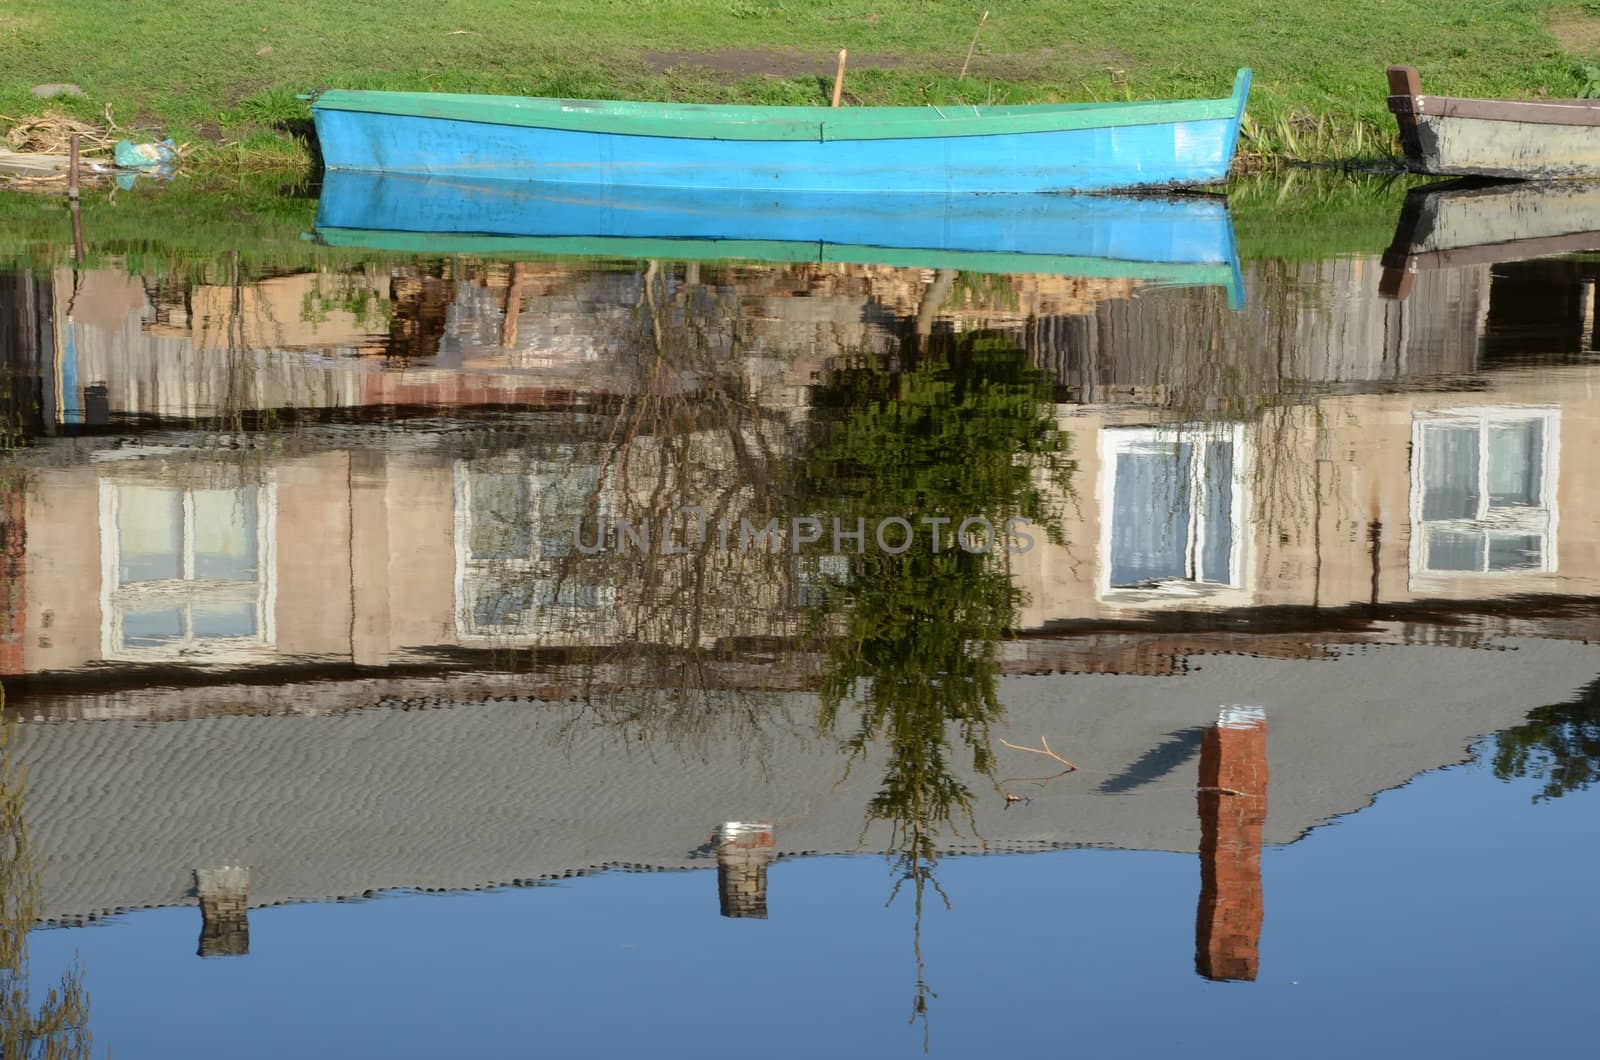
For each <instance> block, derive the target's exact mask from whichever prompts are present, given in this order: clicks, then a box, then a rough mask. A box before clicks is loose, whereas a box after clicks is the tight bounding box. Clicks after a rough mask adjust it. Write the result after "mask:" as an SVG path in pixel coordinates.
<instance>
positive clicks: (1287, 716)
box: [16, 640, 1600, 920]
mask: <svg viewBox="0 0 1600 1060" xmlns="http://www.w3.org/2000/svg"><path fill="white" fill-rule="evenodd" d="M1502 647H1504V648H1507V649H1509V650H1495V651H1471V650H1463V649H1455V648H1396V647H1385V648H1378V647H1359V648H1347V649H1339V650H1338V651H1337V652H1336V654H1335V658H1333V659H1331V660H1324V661H1297V660H1270V659H1257V658H1249V657H1243V656H1231V655H1229V656H1203V657H1199V658H1195V659H1191V660H1190V665H1189V667H1188V672H1187V673H1185V674H1183V675H1180V676H1172V677H1126V676H1121V677H1119V676H1055V677H1017V678H1008V679H1006V680H1004V681H1003V682H1002V686H1001V696H1002V700H1003V702H1004V703H1005V704H1006V707H1007V710H1008V716H1007V718H1006V720H1005V723H1004V724H1003V725H1000V726H996V729H995V735H996V736H997V737H1003V738H1005V739H1008V740H1010V741H1011V742H1013V743H1016V744H1031V745H1034V746H1037V745H1038V741H1039V738H1040V737H1041V736H1044V737H1047V738H1048V739H1049V741H1050V745H1051V747H1053V748H1055V749H1056V750H1058V751H1060V752H1061V753H1062V754H1064V755H1065V756H1067V757H1069V758H1071V759H1073V760H1074V761H1075V762H1077V763H1078V764H1079V765H1080V767H1082V768H1081V771H1080V772H1079V773H1077V774H1073V775H1070V776H1067V777H1064V778H1061V779H1058V780H1055V781H1053V782H1050V783H1048V784H1045V785H1042V786H1040V785H1036V784H1031V783H1028V782H1025V781H1021V780H1009V779H1008V780H1007V781H1006V782H1005V787H1006V788H1007V790H1015V791H1017V792H1018V793H1020V794H1024V795H1030V796H1031V797H1032V801H1031V802H1026V803H1022V804H1019V805H1017V806H1014V807H1013V808H1011V809H1009V810H1007V809H1005V804H1004V800H1003V799H1001V798H1000V796H999V794H998V793H996V792H994V791H993V790H992V788H991V787H990V786H989V785H988V783H987V782H986V781H985V782H974V783H973V788H974V791H975V793H976V795H977V804H978V805H977V814H976V824H977V835H976V836H975V835H973V834H972V833H971V830H970V829H968V828H966V827H963V830H962V831H963V833H964V834H963V835H960V836H954V837H947V839H946V840H944V843H945V845H947V846H948V847H949V848H950V849H951V850H958V851H961V850H964V851H973V850H978V849H982V848H983V847H984V845H985V844H987V848H988V849H990V850H1006V849H1010V850H1021V849H1037V848H1039V847H1052V846H1070V845H1095V846H1111V847H1122V848H1134V849H1154V850H1174V851H1194V850H1195V849H1197V844H1198V840H1199V826H1198V822H1197V817H1196V806H1195V797H1194V792H1193V788H1194V785H1195V783H1196V781H1195V769H1196V767H1197V761H1196V759H1195V757H1194V756H1195V752H1196V750H1197V747H1198V744H1197V742H1196V741H1194V740H1192V739H1189V738H1188V736H1189V735H1192V734H1193V733H1194V731H1195V730H1196V727H1198V726H1205V725H1209V724H1211V723H1213V722H1215V720H1216V718H1217V710H1218V707H1219V705H1225V704H1247V705H1256V706H1261V707H1263V708H1264V710H1265V714H1266V718H1267V726H1268V737H1267V747H1268V757H1269V762H1270V768H1271V787H1270V790H1269V799H1268V804H1269V805H1268V815H1267V825H1266V834H1265V838H1266V841H1267V842H1271V843H1284V842H1290V841H1292V840H1294V839H1295V838H1296V837H1298V836H1299V835H1301V834H1303V833H1304V831H1305V830H1306V829H1308V828H1311V827H1313V826H1314V825H1316V824H1318V823H1319V822H1322V821H1325V820H1327V819H1328V818H1330V817H1332V816H1334V815H1338V814H1342V813H1348V812H1350V811H1353V810H1356V809H1358V808H1360V807H1362V806H1364V805H1365V804H1367V803H1368V802H1369V801H1370V799H1371V798H1372V796H1373V794H1374V793H1375V792H1379V791H1382V790H1384V789H1386V788H1389V787H1392V786H1394V785H1397V784H1401V783H1404V782H1405V781H1406V780H1407V779H1409V778H1410V777H1411V776H1413V775H1415V774H1416V773H1418V772H1420V771H1423V770H1427V769H1432V768H1436V767H1439V766H1442V765H1446V764H1449V763H1452V762H1456V761H1459V760H1461V759H1462V757H1463V755H1464V752H1465V749H1466V747H1467V746H1468V745H1469V744H1470V742H1471V741H1472V740H1473V739H1474V737H1476V736H1477V735H1478V734H1481V733H1484V732H1489V731H1492V730H1495V729H1498V728H1502V727H1505V726H1507V725H1510V724H1513V723H1515V722H1516V721H1517V720H1519V719H1520V718H1521V717H1522V716H1523V715H1524V714H1525V713H1526V712H1527V711H1528V710H1529V709H1531V708H1534V707H1538V706H1541V705H1544V704H1547V703H1552V702H1560V701H1563V700H1566V699H1569V698H1571V697H1572V696H1573V695H1575V694H1576V693H1577V692H1578V691H1579V690H1580V689H1581V688H1583V687H1584V686H1586V685H1587V684H1588V683H1590V682H1591V681H1592V680H1593V679H1594V678H1595V676H1596V674H1597V673H1600V647H1596V646H1590V645H1583V644H1577V643H1568V642H1552V641H1536V640H1522V641H1513V642H1507V643H1506V644H1504V645H1502ZM174 694H175V695H182V693H181V692H178V693H174ZM771 703H772V710H771V712H770V713H769V714H768V717H769V718H770V719H771V720H770V721H769V722H768V723H767V724H766V725H765V726H764V727H763V731H762V732H761V733H760V734H759V736H752V737H731V736H728V735H726V734H725V733H721V732H712V733H709V734H707V735H706V737H705V744H704V747H700V748H696V749H693V750H690V751H687V752H685V753H680V752H679V751H678V750H675V749H674V748H673V747H672V746H671V745H669V744H666V743H662V742H657V743H653V744H645V745H641V744H639V743H638V742H637V741H632V742H630V741H627V740H625V739H623V737H622V736H621V735H620V734H618V733H617V732H615V731H611V730H605V729H600V728H596V727H594V726H592V725H591V724H590V723H589V722H588V721H587V720H584V719H582V718H579V719H577V720H574V714H573V712H572V710H571V708H568V707H566V706H559V705H552V704H547V703H537V702H509V701H503V700H502V701H499V702H491V703H484V704H480V705H475V706H446V707H438V708H434V709H401V708H392V707H391V708H377V709H371V710H363V711H353V712H347V713H342V714H336V715H330V716H322V717H292V716H268V717H207V718H199V719H195V720H187V721H176V722H164V723H155V724H152V723H149V722H138V721H132V720H111V721H97V722H64V723H43V724H36V723H29V724H25V725H23V726H21V727H20V729H19V731H18V733H17V738H16V753H17V759H18V763H19V765H21V766H23V767H25V768H26V769H27V771H28V777H29V781H28V813H29V818H30V823H31V827H32V828H33V837H34V840H35V843H36V849H37V851H38V852H39V855H40V858H41V861H42V863H43V879H42V883H43V895H44V909H45V916H46V918H47V919H52V920H61V919H69V918H74V917H81V916H88V915H94V914H97V913H101V912H105V911H109V910H113V909H119V908H129V907H139V906H154V905H170V904H178V903H185V902H192V901H193V900H194V899H193V890H192V887H193V880H194V875H193V873H194V870H195V869H196V868H201V867H208V866H216V865H223V864H228V865H242V866H248V867H249V869H250V880H251V894H250V900H251V902H252V904H256V905H263V904H272V903H276V902H283V901H292V900H299V899H324V898H333V897H343V896H353V895H360V894H363V893H365V892H367V891H370V890H379V889H387V888H400V887H416V888H427V889H434V888H469V887H481V886H485V885H491V884H497V883H510V882H512V881H514V880H536V879H541V878H551V877H558V876H563V875H570V874H573V873H574V872H582V871H588V870H591V869H595V868H600V867H608V866H609V867H629V868H652V869H655V868H667V869H671V868H692V867H696V866H699V865H705V866H707V867H709V866H710V865H711V864H713V863H714V862H713V861H712V860H710V859H706V858H705V857H704V856H703V854H697V853H696V852H697V851H699V850H703V848H704V846H705V844H706V843H707V839H708V836H709V835H710V834H711V832H712V831H713V830H714V829H715V828H716V827H717V826H718V825H720V824H721V823H723V822H725V821H730V820H756V821H761V820H766V821H772V822H773V823H774V838H775V846H774V853H775V854H776V855H779V856H783V855H793V854H799V853H832V852H854V851H857V850H860V849H863V848H864V849H866V850H869V851H870V850H875V849H881V846H882V844H883V843H884V842H885V841H886V840H885V836H884V834H883V833H882V832H881V831H873V832H869V833H868V834H867V836H866V838H865V839H864V840H860V841H858V837H859V836H860V835H861V825H862V813H863V808H864V807H865V806H866V804H867V801H868V800H869V799H870V798H871V796H872V795H873V794H875V793H876V791H877V788H878V782H879V779H880V763H879V762H878V761H876V760H874V761H869V762H864V763H856V764H855V766H854V767H853V768H849V769H848V770H847V763H846V761H845V760H844V758H843V757H842V756H841V755H840V754H839V752H838V750H837V745H836V742H835V741H834V740H831V739H820V738H818V737H816V736H814V735H812V734H811V732H810V729H809V723H810V719H811V713H812V710H813V709H814V707H813V702H812V701H811V700H809V699H808V698H806V697H803V696H790V697H787V698H784V699H773V700H772V701H771ZM784 715H786V717H784ZM952 738H953V739H956V738H955V737H952ZM995 750H996V755H997V763H998V769H999V771H1000V775H1001V776H1002V777H1011V776H1021V777H1028V776H1039V775H1042V774H1047V773H1049V772H1050V771H1051V770H1050V769H1049V768H1048V767H1049V766H1050V765H1052V763H1050V762H1048V761H1047V760H1044V759H1042V758H1041V757H1040V756H1037V755H1029V754H1026V753H1021V752H1016V751H1011V750H1007V749H1005V748H1003V747H1000V746H999V745H998V744H996V747H995ZM951 761H952V762H953V763H955V764H957V765H961V764H964V763H966V762H968V761H970V759H969V757H968V756H967V755H966V754H965V753H964V752H963V750H962V748H961V745H960V743H959V740H958V739H957V743H956V747H955V749H954V751H953V753H952V755H951ZM841 778H843V779H842V780H841ZM977 836H981V837H982V839H981V840H980V839H979V838H977ZM863 843H864V847H863V845H862V844H863ZM775 885H776V884H775Z"/></svg>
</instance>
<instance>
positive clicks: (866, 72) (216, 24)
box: [0, 0, 1600, 161]
mask: <svg viewBox="0 0 1600 1060" xmlns="http://www.w3.org/2000/svg"><path fill="white" fill-rule="evenodd" d="M985 9H987V10H988V11H989V12H990V15H989V19H988V22H987V23H986V24H985V25H984V27H983V29H982V33H981V36H980V37H979V41H978V48H977V52H976V54H975V55H974V57H973V60H972V66H971V70H970V73H969V76H968V77H967V79H966V80H965V81H961V82H958V81H957V80H956V74H957V72H958V71H959V70H960V68H961V64H962V60H963V58H964V56H965V55H966V51H967V46H968V43H969V41H970V40H971V38H972V33H973V27H974V25H975V24H976V22H977V19H978V15H979V14H980V13H981V12H982V11H983V10H985ZM1597 26H1600V0H1432V2H1429V3H1424V2H1422V0H1338V2H1331V0H1325V2H1322V3H1309V2H1305V0H1207V2H1201V0H1061V2H1055V0H977V2H973V3H948V2H936V0H703V2H695V0H560V2H551V0H434V2H432V3H418V2H414V0H0V71H3V74H0V114H3V115H8V116H10V117H13V118H20V117H23V116H25V115H32V114H38V113H40V112H42V111H44V110H46V109H48V108H50V107H57V108H59V109H61V110H64V111H66V112H68V113H72V114H74V115H76V116H79V117H91V116H94V115H97V114H99V113H100V112H101V111H102V109H103V108H104V107H105V106H106V105H107V104H110V105H111V106H112V108H113V113H114V114H115V116H116V118H117V121H118V122H119V123H121V124H123V125H136V126H139V127H142V128H144V129H146V130H148V131H149V132H150V133H151V134H156V133H159V134H162V135H172V136H175V137H177V138H179V139H185V140H191V141H198V142H203V143H207V144H211V145H220V144H223V143H225V142H227V143H233V144H238V145H240V146H239V147H237V148H230V149H229V151H238V152H240V153H239V155H238V157H240V158H241V159H243V158H248V159H251V160H256V161H259V160H261V159H263V158H266V159H270V158H272V157H274V156H276V157H279V158H292V157H295V156H296V154H297V153H298V152H299V148H298V147H297V146H296V145H294V144H293V143H292V142H291V141H289V140H288V139H287V135H286V134H285V133H283V132H281V131H280V130H281V129H282V128H283V127H285V126H288V125H290V124H291V123H292V122H293V120H294V119H296V118H303V117H304V116H305V115H306V113H307V112H306V106H305V104H304V103H303V102H301V101H298V100H296V99H295V98H294V94H295V93H296V92H304V91H308V90H311V89H316V88H321V87H328V86H339V87H346V88H390V89H433V90H440V91H465V92H505V93H518V94H529V95H564V96H601V97H621V98H660V99H679V100H703V101H741V102H784V103H795V102H822V101H823V98H824V97H823V92H824V85H825V83H826V82H827V80H828V79H830V78H831V75H832V59H831V53H832V51H833V50H834V49H837V48H841V47H845V48H849V49H850V51H851V53H852V55H854V56H856V57H857V58H856V60H855V61H854V62H853V64H852V67H851V75H850V77H849V78H848V80H847V87H848V90H849V92H850V94H851V96H852V97H853V98H854V100H855V101H857V102H861V103H908V104H921V103H926V102H936V103H937V102H944V101H947V100H955V99H961V100H968V101H977V102H982V101H986V100H992V101H995V102H1029V101H1040V102H1042V101H1049V100H1066V99H1095V98H1099V99H1108V98H1116V99H1122V98H1161V97H1169V96H1193V95H1222V94H1225V93H1226V92H1227V90H1228V87H1229V83H1230V80H1231V78H1232V75H1233V72H1234V70H1235V68H1237V67H1239V66H1253V67H1254V68H1255V70H1256V82H1255V84H1256V87H1255V91H1254V93H1253V95H1252V97H1251V104H1250V116H1251V119H1252V122H1253V132H1254V135H1253V137H1252V141H1251V143H1252V144H1253V145H1254V147H1255V148H1256V149H1258V150H1261V151H1265V152H1271V153H1282V154H1289V155H1298V156H1302V157H1324V158H1326V157H1336V156H1339V155H1348V154H1366V155H1369V156H1371V155H1379V154H1382V153H1384V151H1385V150H1386V145H1387V144H1388V142H1389V140H1390V138H1391V134H1390V129H1391V119H1390V118H1389V115H1388V113H1387V110H1386V109H1385V105H1384V96H1385V92H1386V90H1385V86H1384V77H1383V68H1384V66H1385V65H1386V64H1388V63H1390V62H1395V61H1408V62H1411V63H1414V64H1415V65H1416V66H1418V67H1419V68H1420V69H1421V71H1422V76H1423V83H1424V85H1426V86H1429V87H1432V88H1435V89H1436V90H1438V91H1441V92H1449V93H1451V94H1461V95H1492V96H1501V95H1505V96H1531V95H1538V94H1548V95H1556V96H1561V95H1576V94H1577V93H1579V92H1580V91H1581V90H1583V88H1584V87H1585V84H1586V83H1590V80H1591V78H1592V77H1594V76H1595V72H1594V71H1593V70H1590V71H1588V72H1585V69H1584V68H1585V65H1586V62H1587V64H1588V65H1590V66H1594V65H1600V56H1597V48H1600V45H1597V44H1596V41H1597V40H1600V34H1597V33H1596V32H1595V29H1596V27H1597ZM1558 37H1559V39H1558ZM684 52H687V53H695V54H690V55H682V54H679V55H672V54H667V55H662V54H661V53H684ZM56 81H70V82H75V83H77V84H79V85H81V86H82V87H83V89H84V90H85V92H86V93H87V98H86V99H81V100H69V101H55V102H52V103H49V104H46V103H41V102H40V101H39V100H37V99H34V98H33V97H32V96H31V95H30V92H29V89H30V88H31V87H32V86H33V85H35V84H39V83H44V82H56ZM3 124H5V123H0V125H3ZM1249 146H1251V145H1248V144H1247V147H1249ZM211 156H212V157H213V158H217V157H226V152H222V151H219V150H216V149H212V150H211Z"/></svg>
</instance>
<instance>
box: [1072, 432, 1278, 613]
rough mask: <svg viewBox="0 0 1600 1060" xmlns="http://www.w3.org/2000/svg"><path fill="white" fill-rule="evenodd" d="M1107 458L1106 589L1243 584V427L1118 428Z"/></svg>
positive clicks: (1184, 589) (1178, 590) (1105, 439)
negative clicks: (1164, 429)
mask: <svg viewBox="0 0 1600 1060" xmlns="http://www.w3.org/2000/svg"><path fill="white" fill-rule="evenodd" d="M1101 455H1102V460H1103V461H1104V468H1105V470H1104V471H1103V472H1102V475H1103V476H1105V477H1104V479H1103V482H1104V484H1105V486H1106V487H1107V488H1106V489H1105V490H1104V492H1103V497H1104V499H1105V500H1106V501H1107V504H1106V518H1105V527H1106V528H1105V530H1104V531H1103V534H1102V542H1101V544H1102V553H1101V569H1102V574H1101V591H1102V593H1134V594H1138V593H1156V594H1184V595H1188V594H1194V593H1206V592H1214V591H1217V590H1219V589H1222V588H1228V587H1239V586H1242V585H1243V583H1244V582H1243V579H1244V571H1243V556H1244V544H1245V540H1244V539H1245V527H1244V482H1245V479H1244V463H1245V459H1246V454H1245V452H1244V434H1243V429H1242V428H1240V427H1229V428H1221V429H1213V430H1207V429H1178V430H1170V431H1158V430H1142V429H1139V430H1131V429H1129V430H1119V429H1109V430H1106V431H1104V432H1102V435H1101Z"/></svg>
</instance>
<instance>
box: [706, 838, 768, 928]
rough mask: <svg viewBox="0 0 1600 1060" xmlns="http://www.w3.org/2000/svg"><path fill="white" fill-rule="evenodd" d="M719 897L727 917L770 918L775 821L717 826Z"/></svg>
mask: <svg viewBox="0 0 1600 1060" xmlns="http://www.w3.org/2000/svg"><path fill="white" fill-rule="evenodd" d="M716 846H717V898H718V900H719V901H720V902H721V905H722V915H723V916H726V917H754V918H756V919H759V920H765V919H766V918H767V862H768V861H770V860H772V825H770V824H767V823H766V822H764V821H763V822H757V823H751V822H749V821H729V822H728V823H727V824H724V825H723V826H722V827H721V828H719V829H717V837H716Z"/></svg>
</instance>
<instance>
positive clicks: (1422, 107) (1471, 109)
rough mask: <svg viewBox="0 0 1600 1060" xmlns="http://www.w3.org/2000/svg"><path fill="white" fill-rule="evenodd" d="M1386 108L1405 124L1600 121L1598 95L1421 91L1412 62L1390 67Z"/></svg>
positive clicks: (1572, 123)
mask: <svg viewBox="0 0 1600 1060" xmlns="http://www.w3.org/2000/svg"><path fill="white" fill-rule="evenodd" d="M1389 112H1390V113H1391V114H1394V115H1395V116H1396V117H1397V118H1398V119H1399V121H1400V123H1401V126H1402V127H1404V126H1405V125H1406V123H1407V120H1408V119H1409V120H1410V121H1411V122H1415V121H1416V119H1417V118H1466V119H1473V120H1477V121H1508V122H1522V123H1524V124H1528V125H1569V126H1586V125H1600V99H1486V98H1480V97H1475V96H1440V95H1434V94H1432V93H1428V92H1424V91H1422V79H1421V76H1420V75H1419V74H1418V73H1417V70H1416V67H1413V66H1391V67H1389Z"/></svg>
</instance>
